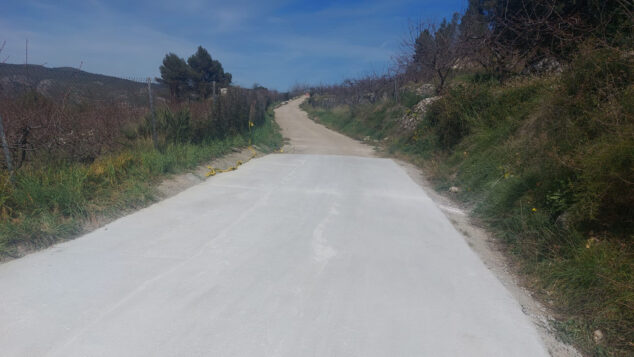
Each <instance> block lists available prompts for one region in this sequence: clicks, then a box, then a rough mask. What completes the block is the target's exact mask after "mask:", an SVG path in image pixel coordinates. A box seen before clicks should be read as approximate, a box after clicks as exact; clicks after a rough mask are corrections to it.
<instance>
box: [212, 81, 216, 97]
mask: <svg viewBox="0 0 634 357" xmlns="http://www.w3.org/2000/svg"><path fill="white" fill-rule="evenodd" d="M212 83H213V92H212V93H213V96H214V98H216V81H213V82H212Z"/></svg>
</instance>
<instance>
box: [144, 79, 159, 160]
mask: <svg viewBox="0 0 634 357" xmlns="http://www.w3.org/2000/svg"><path fill="white" fill-rule="evenodd" d="M147 95H148V97H149V98H150V111H151V112H152V142H153V143H154V148H155V149H156V150H158V148H159V146H158V134H157V133H156V112H155V111H154V100H153V99H152V79H151V78H150V77H148V78H147Z"/></svg>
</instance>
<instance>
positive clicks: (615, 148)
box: [304, 0, 634, 356]
mask: <svg viewBox="0 0 634 357" xmlns="http://www.w3.org/2000/svg"><path fill="white" fill-rule="evenodd" d="M520 3H521V4H520ZM492 4H493V5H492ZM518 4H520V5H522V4H523V6H524V7H525V8H526V9H529V10H530V11H528V12H527V13H524V12H523V11H522V10H521V7H514V6H517V5H518ZM549 4H550V5H552V6H553V7H550V8H549V7H548V6H550V5H549ZM577 5H578V6H576V7H575V6H572V5H570V3H568V2H542V1H520V2H517V4H516V2H513V1H502V0H500V1H493V2H479V1H472V2H471V4H470V7H469V9H468V10H467V12H466V14H465V15H463V16H462V17H458V18H457V17H455V16H454V19H452V20H451V21H445V22H443V23H441V24H440V25H437V26H428V25H424V26H420V27H417V28H416V31H415V32H414V34H415V36H413V39H414V40H413V41H411V42H410V47H409V48H410V52H407V53H405V54H404V56H403V57H402V58H401V62H400V63H399V64H400V65H401V66H402V67H401V68H402V71H401V72H399V74H398V75H396V76H384V77H377V76H374V77H367V78H362V79H358V80H350V81H347V82H346V83H343V84H341V85H333V86H327V87H316V88H312V89H311V98H310V100H309V101H307V102H306V103H305V104H304V109H305V110H307V111H308V112H309V113H310V114H311V116H312V117H313V118H314V119H315V120H317V121H320V122H322V123H324V124H325V125H327V126H329V127H331V128H334V129H336V130H339V131H341V132H343V133H346V134H348V135H350V136H353V137H356V138H358V139H362V140H365V141H372V142H374V143H375V144H377V145H379V146H381V147H383V148H384V149H385V151H386V152H388V153H391V154H393V155H396V156H400V157H405V158H408V159H409V160H411V161H413V162H415V163H417V164H418V165H419V166H421V167H422V168H423V172H424V173H425V174H426V175H427V176H428V177H429V179H430V180H431V182H432V183H433V184H434V185H435V187H436V188H437V189H438V190H440V191H444V192H448V194H452V195H454V197H455V198H456V199H458V200H461V201H463V202H464V203H465V204H467V205H468V206H469V207H472V208H473V215H474V217H475V218H476V219H477V220H479V221H480V222H481V223H483V224H485V225H486V226H487V227H488V228H489V229H490V230H491V231H492V232H494V234H495V235H496V236H497V237H498V238H499V241H500V242H501V243H502V244H503V246H504V247H506V250H507V252H508V253H509V256H510V257H512V258H513V259H511V260H512V261H513V262H516V264H517V266H516V268H517V270H518V272H520V274H521V275H522V276H523V278H524V281H525V284H526V285H527V286H528V287H529V288H531V290H532V291H533V292H535V294H536V296H537V297H538V298H539V299H540V300H541V301H542V302H543V303H544V304H545V305H547V306H550V307H551V308H552V309H553V311H554V312H555V313H556V315H555V317H556V321H554V322H553V324H554V325H555V327H556V328H557V329H558V330H559V331H560V337H561V338H562V339H564V340H565V341H567V342H570V343H572V344H574V345H576V346H577V347H578V348H579V349H580V350H581V351H582V352H584V353H585V354H587V355H592V356H612V355H615V356H626V355H631V354H632V353H634V244H633V242H634V85H633V84H632V80H633V79H634V57H633V56H632V52H631V51H632V47H631V45H632V42H631V41H632V37H631V25H632V22H631V10H632V8H631V6H629V7H628V6H627V5H623V4H621V3H619V2H607V3H598V2H596V3H595V2H592V1H588V2H585V3H583V4H581V5H579V4H577ZM487 6H488V7H487ZM548 9H550V10H553V11H555V12H556V13H557V16H555V17H549V15H548V14H549V12H548V11H546V10H548ZM505 11H507V12H505ZM508 11H511V12H512V11H515V12H512V15H513V16H510V14H509V12H508ZM505 14H506V15H507V16H504V15H505ZM628 14H629V16H630V17H629V18H628V17H627V16H628ZM601 16H604V18H609V19H610V21H609V23H602V22H601V21H602V20H601ZM572 19H575V21H578V20H579V21H578V22H575V24H576V25H575V26H579V27H575V26H573V25H572ZM537 20H539V21H537ZM564 20H565V21H566V22H565V24H567V25H570V26H569V27H564V26H563V25H562V23H561V21H564ZM503 21H505V22H503ZM482 23H484V24H487V23H488V24H489V26H476V25H477V24H482ZM536 23H539V24H540V26H543V27H542V28H538V26H537V25H535V24H536ZM531 24H532V25H531ZM556 24H560V25H562V26H555V25H556ZM531 26H532V27H531ZM452 27H453V29H450V28H452ZM469 27H471V28H472V29H473V28H475V30H473V31H475V32H473V31H472V30H469ZM599 28H601V31H599V32H600V33H593V32H592V31H591V30H590V29H594V30H597V29H599ZM518 29H524V31H525V32H526V31H529V33H527V34H526V38H524V33H523V32H521V31H520V32H518V31H515V30H518ZM564 29H565V30H564ZM470 31H471V32H470ZM478 31H480V32H478ZM535 31H541V32H540V33H539V34H540V36H534V35H536V33H535ZM560 31H561V32H560ZM597 31H598V30H597ZM564 35H565V36H564ZM464 36H466V37H467V38H469V39H471V40H470V41H466V42H465V41H464V40H461V38H464ZM513 36H516V37H513ZM549 36H551V40H552V39H557V41H560V42H557V41H554V40H552V41H551V40H548V41H544V42H539V43H538V42H535V41H537V39H541V40H543V39H544V38H548V37H549ZM475 38H478V39H479V41H481V43H480V45H481V46H482V47H478V46H474V41H473V39H475ZM448 39H450V41H449V40H448ZM564 39H568V40H566V41H564ZM523 41H529V42H523ZM447 47H451V48H447ZM443 48H444V49H443ZM529 49H530V51H529ZM430 51H438V52H437V53H436V56H435V57H434V56H428V54H429V52H430ZM443 51H444V52H443ZM439 54H440V55H439ZM433 58H436V59H443V62H444V63H447V64H448V65H447V66H448V67H447V66H445V67H443V64H441V63H439V62H436V63H432V61H430V59H433ZM434 66H436V67H434ZM440 67H442V68H444V69H448V70H449V71H448V72H443V74H440V75H439V74H438V71H437V69H438V68H440ZM444 73H447V74H446V76H445V74H444ZM441 76H443V78H441ZM395 82H397V83H400V85H399V86H398V90H396V91H395V90H394V89H393V88H394V83H395ZM429 83H431V84H433V87H431V89H430V86H429ZM426 98H427V100H425V99H426ZM429 98H431V99H429ZM449 192H452V193H449Z"/></svg>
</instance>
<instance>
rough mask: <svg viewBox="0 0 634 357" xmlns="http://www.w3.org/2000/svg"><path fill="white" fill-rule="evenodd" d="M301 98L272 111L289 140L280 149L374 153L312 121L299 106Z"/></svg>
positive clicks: (368, 154)
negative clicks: (288, 142) (288, 143)
mask: <svg viewBox="0 0 634 357" xmlns="http://www.w3.org/2000/svg"><path fill="white" fill-rule="evenodd" d="M304 99H305V98H304V97H301V98H297V99H295V100H291V101H290V102H289V103H288V104H287V105H284V106H282V107H279V108H277V109H276V110H275V120H276V121H277V122H278V124H280V126H281V127H282V134H283V135H284V137H285V138H289V139H290V145H287V146H286V147H285V148H284V151H286V152H288V153H292V154H322V155H352V156H364V157H372V156H374V150H372V148H371V147H369V146H367V145H363V144H361V143H359V142H358V141H355V140H352V139H350V138H349V137H347V136H345V135H342V134H339V133H337V132H334V131H332V130H329V129H327V128H325V127H324V126H322V125H319V124H316V123H315V122H313V121H312V120H310V119H309V118H308V114H306V112H305V111H303V110H301V109H300V108H299V105H300V104H301V103H302V102H303V101H304Z"/></svg>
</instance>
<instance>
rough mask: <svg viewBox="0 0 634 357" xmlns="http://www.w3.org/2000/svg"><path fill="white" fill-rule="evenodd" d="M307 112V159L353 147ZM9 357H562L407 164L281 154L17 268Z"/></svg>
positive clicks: (8, 279)
mask: <svg viewBox="0 0 634 357" xmlns="http://www.w3.org/2000/svg"><path fill="white" fill-rule="evenodd" d="M297 104H298V102H297V101H294V102H291V103H290V104H289V105H288V106H287V107H285V108H281V109H280V110H278V116H279V121H280V123H281V124H282V126H283V127H284V128H285V131H286V132H287V133H288V131H289V130H288V129H290V131H291V132H293V131H294V130H296V131H297V132H298V133H299V134H301V135H299V141H300V145H298V147H297V151H301V152H304V153H309V152H310V151H311V144H310V142H311V141H312V142H314V143H315V145H316V146H317V147H318V148H317V149H316V150H315V151H316V152H323V151H327V152H328V153H331V154H333V153H337V151H336V150H335V149H333V148H329V147H328V145H326V146H324V145H322V144H323V142H322V141H320V139H319V138H316V137H311V138H310V139H308V140H305V139H302V137H303V138H305V137H308V136H310V135H312V134H309V133H303V132H302V130H301V129H299V126H300V125H301V123H300V124H297V123H295V124H294V125H295V126H294V127H291V126H290V125H288V126H287V125H286V124H285V123H290V122H291V121H292V120H297V121H302V122H303V121H307V120H308V119H306V118H305V116H301V115H299V114H298V110H297ZM293 118H295V119H293ZM305 124H306V127H307V128H314V127H315V126H314V124H313V123H312V122H308V123H305ZM319 130H320V131H319V132H320V133H322V134H323V135H329V134H328V131H326V130H325V129H323V128H322V129H319ZM330 133H331V132H330ZM322 134H317V136H319V135H322ZM332 135H335V134H332ZM335 136H336V135H335ZM336 137H337V138H336V139H332V137H329V139H328V140H330V142H332V143H337V142H339V141H341V140H344V139H345V140H347V143H346V144H345V145H343V146H342V147H343V148H344V150H343V151H342V152H341V153H350V154H354V153H360V154H363V155H369V154H370V153H369V152H368V151H367V150H366V149H364V148H360V147H356V148H355V146H359V145H360V144H358V143H356V142H354V141H352V140H350V139H347V138H345V137H339V136H336ZM291 138H292V139H293V137H291ZM342 138H343V139H342ZM302 140H304V141H303V142H302ZM293 145H297V140H291V147H292V146H293ZM302 145H303V146H302ZM346 147H348V148H347V149H346ZM357 150H358V151H357ZM364 150H366V151H364ZM0 355H2V356H293V357H295V356H363V357H366V356H386V357H392V356H487V357H489V356H505V357H506V356H531V357H533V356H545V355H547V353H546V351H545V348H544V347H543V344H542V342H541V341H540V339H539V337H538V335H537V332H536V330H535V328H534V327H533V326H532V325H531V323H530V322H529V321H528V319H527V318H526V317H525V315H524V314H523V313H522V311H521V308H520V306H519V304H518V303H516V302H515V301H514V300H513V298H512V297H511V295H510V294H509V293H508V292H507V291H506V290H505V289H504V287H503V286H502V285H501V283H500V282H499V281H498V280H497V279H496V278H495V277H494V276H493V275H492V273H491V272H490V271H489V270H487V268H486V267H485V266H484V265H483V264H482V263H481V261H480V260H479V259H478V257H477V256H476V255H475V254H474V253H473V252H472V251H471V250H470V248H469V247H468V245H467V244H466V243H465V241H464V240H463V237H461V235H460V234H459V233H458V232H456V230H455V229H454V228H453V227H452V225H451V224H450V222H449V221H448V220H447V218H446V217H445V216H444V215H443V213H442V212H441V211H440V210H439V209H438V208H437V207H436V206H435V204H434V203H433V202H432V201H431V200H430V199H429V198H428V196H427V195H426V194H425V192H424V191H423V190H422V189H421V188H420V187H419V186H418V185H416V184H415V183H414V182H413V181H412V180H411V179H410V178H409V177H408V176H407V174H406V173H405V172H404V171H403V170H402V169H401V168H400V167H399V166H398V165H396V164H395V163H394V162H393V161H391V160H389V159H378V158H370V157H359V156H344V155H307V154H290V155H288V154H278V155H269V156H266V157H263V158H260V159H256V160H252V161H251V162H249V163H247V164H245V165H243V166H242V167H241V168H240V169H239V170H238V171H234V172H230V173H226V174H222V175H219V176H216V177H213V178H211V179H209V180H207V181H206V182H204V183H202V184H200V185H197V186H195V187H193V188H191V189H189V190H186V191H184V192H182V193H180V194H178V195H176V196H173V197H171V198H169V199H167V200H165V201H162V202H160V203H157V204H155V205H153V206H151V207H149V208H147V209H143V210H141V211H139V212H137V213H134V214H132V215H129V216H127V217H125V218H122V219H119V220H117V221H115V222H113V223H111V224H109V225H107V226H105V227H103V228H101V229H98V230H96V231H95V232H93V233H91V234H88V235H85V236H83V237H81V238H78V239H75V240H73V241H69V242H66V243H62V244H58V245H56V246H54V247H52V248H50V249H47V250H44V251H41V252H38V253H35V254H31V255H28V256H26V257H24V258H22V259H18V260H14V261H11V262H8V263H6V264H3V265H0Z"/></svg>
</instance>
